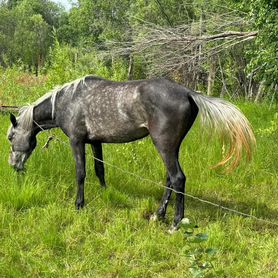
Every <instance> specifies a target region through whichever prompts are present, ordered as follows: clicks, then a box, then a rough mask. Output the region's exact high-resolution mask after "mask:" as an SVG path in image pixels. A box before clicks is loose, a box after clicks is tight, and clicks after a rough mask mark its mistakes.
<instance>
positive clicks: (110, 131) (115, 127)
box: [86, 118, 149, 143]
mask: <svg viewBox="0 0 278 278" xmlns="http://www.w3.org/2000/svg"><path fill="white" fill-rule="evenodd" d="M86 126H87V131H88V139H89V140H91V141H101V142H103V143H127V142H131V141H135V140H138V139H140V138H143V137H145V136H147V135H148V134H149V132H148V129H147V126H146V124H145V123H139V124H130V123H127V122H125V121H117V120H115V118H114V120H113V121H107V122H106V121H98V122H96V121H92V122H90V124H86Z"/></svg>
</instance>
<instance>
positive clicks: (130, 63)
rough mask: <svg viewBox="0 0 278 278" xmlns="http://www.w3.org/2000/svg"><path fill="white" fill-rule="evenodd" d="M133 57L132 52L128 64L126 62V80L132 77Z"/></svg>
mask: <svg viewBox="0 0 278 278" xmlns="http://www.w3.org/2000/svg"><path fill="white" fill-rule="evenodd" d="M133 65H134V63H133V57H132V54H130V55H129V64H128V72H127V78H128V80H132V79H133Z"/></svg>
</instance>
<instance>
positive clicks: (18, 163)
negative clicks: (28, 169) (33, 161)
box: [8, 152, 28, 172]
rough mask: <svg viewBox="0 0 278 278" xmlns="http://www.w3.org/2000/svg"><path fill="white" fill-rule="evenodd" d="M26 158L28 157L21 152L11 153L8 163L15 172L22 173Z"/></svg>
mask: <svg viewBox="0 0 278 278" xmlns="http://www.w3.org/2000/svg"><path fill="white" fill-rule="evenodd" d="M27 157H28V155H27V154H26V153H23V152H11V153H10V156H9V160H8V162H9V164H10V165H11V166H12V167H13V168H14V169H15V170H16V171H17V172H22V171H24V169H25V168H24V164H25V161H26V160H27Z"/></svg>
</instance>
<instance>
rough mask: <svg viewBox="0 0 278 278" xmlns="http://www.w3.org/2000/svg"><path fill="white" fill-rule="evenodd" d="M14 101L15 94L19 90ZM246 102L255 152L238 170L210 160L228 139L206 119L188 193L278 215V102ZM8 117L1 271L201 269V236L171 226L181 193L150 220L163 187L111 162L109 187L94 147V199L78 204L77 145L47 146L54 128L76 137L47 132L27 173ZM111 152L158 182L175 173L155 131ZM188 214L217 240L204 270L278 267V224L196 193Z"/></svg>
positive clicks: (250, 271) (193, 138) (90, 191)
mask: <svg viewBox="0 0 278 278" xmlns="http://www.w3.org/2000/svg"><path fill="white" fill-rule="evenodd" d="M33 99H34V96H31V97H30V98H29V100H33ZM25 100H26V99H24V101H25ZM6 101H8V102H9V103H10V104H12V103H11V102H12V99H9V98H8V97H7V98H6ZM19 102H20V103H22V102H23V100H22V99H19ZM236 104H237V105H238V106H239V107H240V108H241V110H242V111H243V112H244V113H245V115H246V116H247V117H248V118H249V119H250V121H251V123H252V125H253V127H254V131H255V134H256V138H257V150H256V153H255V156H254V159H253V161H252V162H251V163H250V164H246V163H244V162H243V163H242V164H241V165H240V167H239V168H238V169H237V170H235V171H234V172H233V173H231V174H229V175H226V174H223V173H221V171H219V170H210V169H209V166H210V165H213V163H216V162H218V161H219V159H220V157H221V146H220V145H219V144H218V143H217V142H216V141H214V140H211V141H209V142H208V140H207V139H206V137H204V136H203V135H202V131H201V130H200V129H199V125H198V123H196V124H195V125H194V127H193V128H192V130H191V131H190V133H189V135H188V137H187V138H186V140H185V141H184V143H183V145H182V149H181V155H180V159H181V164H182V166H183V169H184V170H185V173H186V175H187V193H190V194H192V195H195V196H198V197H200V198H204V199H206V200H210V201H213V202H216V203H219V204H221V205H224V206H228V207H230V208H234V209H238V210H240V211H242V212H245V213H250V214H252V215H255V216H257V217H260V218H264V219H266V220H269V221H272V222H276V223H277V222H278V221H277V215H278V213H277V211H278V204H277V198H278V188H277V166H278V163H277V159H278V150H277V112H276V108H274V107H273V108H271V109H269V106H268V105H266V104H252V103H236ZM0 123H1V124H0V148H1V149H0V152H1V156H0V185H1V186H0V277H193V274H192V273H191V271H190V266H191V265H192V261H194V257H192V256H191V257H189V256H188V250H189V251H194V250H195V248H197V244H195V245H196V246H195V245H194V244H192V243H190V242H189V241H188V240H187V239H186V238H185V237H184V232H183V230H179V231H178V232H176V233H175V234H174V235H169V234H168V233H167V230H168V228H169V226H170V224H171V221H172V218H173V212H174V208H173V201H172V202H171V203H170V205H169V209H168V216H167V219H166V221H165V222H149V220H148V216H149V215H150V213H151V212H154V211H155V210H156V208H157V207H158V205H159V201H160V198H161V196H162V192H163V189H162V188H161V187H159V186H156V185H155V184H152V183H150V182H147V181H143V180H138V179H137V178H135V177H133V176H130V175H127V174H125V173H123V172H121V171H119V170H117V169H115V168H112V167H109V166H106V179H107V184H108V188H107V189H106V190H103V189H101V188H100V186H99V183H98V180H97V178H96V177H95V175H94V171H93V161H92V156H91V152H90V149H89V148H88V149H87V161H88V164H87V173H88V174H87V180H86V187H85V198H86V206H85V208H84V209H83V210H82V211H76V210H75V208H74V200H75V191H76V187H75V174H74V160H73V158H72V155H71V150H70V147H69V146H68V144H67V145H65V144H62V143H59V142H58V141H54V142H53V143H52V144H51V145H50V147H49V149H42V146H43V145H44V143H45V142H46V140H47V137H48V136H49V135H50V134H52V133H54V134H56V135H57V136H58V137H59V138H60V139H61V140H64V141H65V142H67V139H66V137H65V136H64V135H63V134H62V133H61V132H60V131H59V130H55V131H50V132H45V133H42V134H39V136H38V146H37V148H36V150H35V152H34V153H33V155H32V156H31V158H30V160H29V161H28V163H27V172H26V174H25V175H17V174H16V173H15V172H14V171H13V170H12V169H11V168H10V167H9V166H8V163H7V158H8V153H9V144H8V142H7V139H6V131H7V128H8V126H9V117H8V115H4V114H3V115H0ZM104 159H105V160H106V161H107V162H109V163H112V164H115V165H117V166H118V167H121V168H122V169H125V170H127V171H130V172H134V173H136V174H137V175H140V176H142V177H144V178H147V179H151V180H154V181H156V182H157V183H160V182H162V181H164V180H165V170H164V167H163V164H162V162H161V160H160V158H159V156H158V154H157V152H156V150H155V148H154V147H153V145H152V143H151V141H150V139H149V138H146V139H144V140H141V141H138V142H134V143H129V144H124V145H105V146H104ZM186 216H187V217H188V218H189V219H190V220H191V221H192V222H194V223H197V224H198V226H199V227H198V228H197V231H196V232H197V233H207V234H208V236H209V237H208V240H207V241H205V242H204V243H202V244H201V245H202V246H203V247H204V248H209V247H212V248H215V249H216V250H217V252H216V254H215V255H213V257H212V258H213V265H214V269H210V270H209V271H207V272H205V271H202V269H201V267H200V274H199V275H200V276H199V277H202V275H203V276H205V277H277V275H278V262H277V260H278V249H277V244H278V242H277V227H275V226H272V225H268V224H265V223H262V222H259V221H255V220H252V219H250V218H243V217H241V216H237V215H235V214H231V213H229V212H227V211H223V210H221V209H218V208H215V207H211V206H209V205H206V204H204V203H201V202H199V201H196V200H192V199H190V198H187V199H186ZM207 260H210V259H207ZM194 275H196V273H195V274H194ZM196 277H197V276H196Z"/></svg>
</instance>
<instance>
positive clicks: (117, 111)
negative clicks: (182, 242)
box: [8, 76, 255, 228]
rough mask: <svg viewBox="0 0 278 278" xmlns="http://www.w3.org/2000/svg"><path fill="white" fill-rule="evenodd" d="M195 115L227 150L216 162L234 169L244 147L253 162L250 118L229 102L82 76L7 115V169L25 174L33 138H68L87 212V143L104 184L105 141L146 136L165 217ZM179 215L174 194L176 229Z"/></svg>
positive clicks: (168, 84) (156, 83)
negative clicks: (54, 134)
mask: <svg viewBox="0 0 278 278" xmlns="http://www.w3.org/2000/svg"><path fill="white" fill-rule="evenodd" d="M198 112H199V113H200V115H201V119H202V123H203V124H204V128H205V129H206V130H210V131H212V132H216V133H218V134H219V135H220V136H221V137H222V138H223V139H224V142H225V143H227V144H228V151H227V154H226V157H224V158H223V160H222V161H221V162H220V163H218V165H224V164H226V163H228V165H229V167H230V168H234V167H236V166H237V165H238V163H239V160H240V158H241V155H242V150H243V149H245V152H246V156H247V157H249V158H250V157H251V154H252V149H253V148H252V146H253V145H254V144H255V138H254V135H253V132H252V129H251V127H250V124H249V122H248V120H247V119H246V118H245V116H244V115H243V114H242V113H241V112H240V111H239V110H238V109H237V108H236V107H235V106H234V105H232V104H231V103H229V102H227V101H225V100H223V99H219V98H213V97H208V96H204V95H202V94H199V93H197V92H194V91H192V90H190V89H187V88H185V87H183V86H181V85H179V84H177V83H175V82H173V81H169V80H166V79H153V80H139V81H129V82H113V81H109V80H105V79H102V78H99V77H94V76H85V77H83V78H80V79H78V80H75V81H73V82H70V83H67V84H65V85H63V86H60V87H58V88H55V89H54V90H53V91H51V92H49V93H48V94H46V95H44V96H43V97H41V98H40V99H38V100H37V101H36V102H34V103H33V104H31V105H29V106H26V107H23V108H22V109H21V111H20V114H19V116H18V117H17V118H16V117H15V116H14V115H12V114H11V116H10V119H11V123H12V125H11V127H10V128H9V131H8V139H9V140H10V143H11V153H10V158H9V163H10V164H11V165H12V166H13V167H14V168H15V169H16V170H22V169H23V168H24V164H25V162H26V160H27V159H28V157H29V156H30V155H31V153H32V151H33V150H34V148H35V147H36V135H37V134H38V133H39V132H40V131H42V130H47V129H50V128H56V127H59V128H61V129H62V130H63V132H64V133H65V134H66V135H67V136H68V137H69V140H70V144H71V148H72V151H73V155H74V159H75V162H76V178H77V198H76V206H77V208H81V207H83V206H84V180H85V176H86V169H85V168H86V167H85V144H90V145H91V147H92V150H93V153H94V156H95V158H97V160H95V172H96V175H97V176H98V178H99V180H100V184H101V185H102V186H105V178H104V167H103V162H102V159H103V158H102V143H126V142H130V141H134V140H137V139H140V138H143V137H145V136H147V135H150V137H151V139H152V141H153V143H154V145H155V147H156V148H157V150H158V152H159V154H160V156H161V158H162V160H163V161H164V164H165V166H166V170H167V182H166V190H165V193H164V195H163V198H162V201H161V205H160V207H159V209H158V211H157V216H158V217H159V218H164V216H165V214H166V209H167V204H168V201H169V199H170V196H171V192H172V190H171V189H174V190H175V191H178V192H182V193H183V192H185V180H186V177H185V175H184V173H183V171H182V169H181V166H180V164H179V160H178V158H179V148H180V145H181V143H182V140H183V139H184V137H185V136H186V134H187V133H188V131H189V130H190V128H191V126H192V124H193V123H194V121H195V119H196V117H197V114H198ZM183 217H184V195H183V194H181V193H176V211H175V217H174V223H173V227H174V228H175V227H177V225H178V223H179V222H180V220H181V219H182V218H183Z"/></svg>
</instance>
